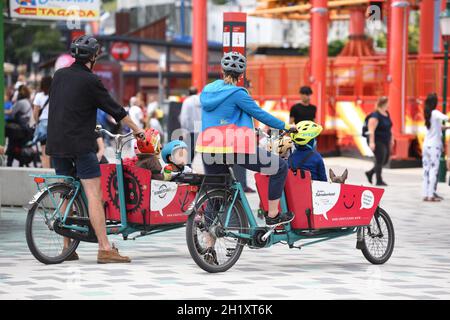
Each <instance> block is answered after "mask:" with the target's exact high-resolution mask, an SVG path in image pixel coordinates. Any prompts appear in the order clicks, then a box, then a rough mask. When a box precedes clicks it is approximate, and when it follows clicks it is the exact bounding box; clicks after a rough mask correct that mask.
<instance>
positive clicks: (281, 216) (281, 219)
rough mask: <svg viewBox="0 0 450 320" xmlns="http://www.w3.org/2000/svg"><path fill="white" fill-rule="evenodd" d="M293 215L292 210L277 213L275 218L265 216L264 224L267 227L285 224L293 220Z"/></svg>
mask: <svg viewBox="0 0 450 320" xmlns="http://www.w3.org/2000/svg"><path fill="white" fill-rule="evenodd" d="M294 217H295V215H294V214H293V213H292V212H284V213H278V215H277V216H276V217H275V218H271V217H269V216H267V217H266V225H267V226H268V227H276V226H279V225H282V224H287V223H289V222H291V221H292V220H294Z"/></svg>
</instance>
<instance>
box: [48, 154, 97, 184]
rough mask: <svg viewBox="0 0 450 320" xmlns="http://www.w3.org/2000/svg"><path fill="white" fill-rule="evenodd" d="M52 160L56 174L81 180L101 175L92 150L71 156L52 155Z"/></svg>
mask: <svg viewBox="0 0 450 320" xmlns="http://www.w3.org/2000/svg"><path fill="white" fill-rule="evenodd" d="M52 161H53V167H54V168H55V171H56V174H57V175H63V176H72V177H78V178H80V179H83V180H84V179H93V178H98V177H100V176H101V175H102V174H101V172H100V164H99V162H98V159H97V155H96V154H95V153H94V152H90V153H86V154H83V155H79V156H76V157H73V158H59V157H52Z"/></svg>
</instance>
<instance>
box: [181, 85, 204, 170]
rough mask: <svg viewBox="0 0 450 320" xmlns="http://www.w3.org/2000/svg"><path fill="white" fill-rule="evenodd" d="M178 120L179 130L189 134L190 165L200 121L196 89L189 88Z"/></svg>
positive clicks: (198, 99) (200, 110)
mask: <svg viewBox="0 0 450 320" xmlns="http://www.w3.org/2000/svg"><path fill="white" fill-rule="evenodd" d="M179 120H180V125H181V129H184V130H186V131H187V132H188V134H189V140H190V144H189V149H190V150H189V154H190V160H191V163H192V161H193V160H194V156H195V142H196V140H197V136H198V131H199V130H198V129H199V127H200V126H201V121H202V107H201V104H200V96H199V95H198V90H197V88H196V87H190V88H189V96H188V97H187V98H186V99H184V101H183V104H182V106H181V112H180V116H179Z"/></svg>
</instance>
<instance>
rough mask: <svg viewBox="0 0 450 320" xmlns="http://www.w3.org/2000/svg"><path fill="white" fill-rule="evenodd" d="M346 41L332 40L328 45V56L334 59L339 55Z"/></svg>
mask: <svg viewBox="0 0 450 320" xmlns="http://www.w3.org/2000/svg"><path fill="white" fill-rule="evenodd" d="M345 43H346V41H343V40H334V41H331V42H330V43H329V44H328V56H329V57H336V56H337V55H338V54H339V53H341V51H342V49H343V48H344V46H345Z"/></svg>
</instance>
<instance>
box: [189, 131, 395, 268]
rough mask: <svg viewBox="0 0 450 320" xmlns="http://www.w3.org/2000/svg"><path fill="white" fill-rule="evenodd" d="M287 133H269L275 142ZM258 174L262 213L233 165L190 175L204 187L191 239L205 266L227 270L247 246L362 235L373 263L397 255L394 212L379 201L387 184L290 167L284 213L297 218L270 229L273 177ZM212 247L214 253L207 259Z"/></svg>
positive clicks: (198, 259) (194, 208)
mask: <svg viewBox="0 0 450 320" xmlns="http://www.w3.org/2000/svg"><path fill="white" fill-rule="evenodd" d="M282 136H283V135H279V136H275V137H273V138H272V137H269V136H267V137H268V138H269V139H271V140H272V141H273V140H276V139H281V138H282ZM255 179H256V186H257V189H258V193H259V197H260V208H259V210H258V213H257V214H255V213H256V212H255V213H254V212H253V210H252V208H251V206H250V204H249V201H248V200H247V197H246V195H245V193H244V190H243V188H242V186H241V184H240V183H239V182H238V181H237V180H236V178H235V176H234V173H233V170H232V168H231V167H230V173H229V174H222V175H195V174H191V175H186V176H185V177H184V181H185V182H186V183H189V184H191V185H193V186H197V187H198V188H199V190H198V193H197V196H196V199H195V202H194V205H193V206H192V208H191V211H190V212H189V214H190V216H189V219H188V221H187V226H186V241H187V245H188V248H189V252H190V254H191V257H192V258H193V260H194V261H195V263H196V264H197V265H198V266H199V267H200V268H202V269H203V270H205V271H207V272H211V273H215V272H224V271H227V270H228V269H230V268H231V267H232V266H233V265H234V264H235V263H236V262H237V261H238V260H239V258H240V256H241V253H242V251H243V249H244V247H245V246H247V247H249V248H251V249H263V248H269V247H271V246H273V245H275V244H285V245H287V246H289V248H298V249H300V248H302V247H306V246H309V245H312V244H316V243H320V242H323V241H327V240H332V239H336V238H340V237H344V236H350V235H356V248H357V249H359V250H361V251H362V253H363V255H364V257H365V258H366V259H367V260H368V261H369V262H371V263H373V264H383V263H385V262H386V261H388V260H389V258H390V257H391V255H392V252H393V249H394V240H395V239H394V238H395V235H394V227H393V224H392V221H391V219H390V217H389V215H388V214H387V212H386V211H385V210H383V209H382V208H381V207H380V206H379V203H380V200H381V197H382V195H383V192H384V190H383V189H379V188H373V187H366V186H356V185H349V184H337V183H329V182H319V181H312V180H311V175H310V173H309V172H308V171H302V170H297V171H295V172H294V171H290V172H289V174H288V178H287V181H286V185H285V189H284V192H283V195H282V198H281V203H280V212H288V211H291V212H293V213H294V214H295V218H294V220H293V221H292V222H290V223H289V224H286V225H284V226H277V227H270V228H269V227H267V226H266V225H265V223H264V220H263V218H264V215H265V214H266V213H267V211H268V183H269V181H268V180H269V177H268V176H264V175H262V174H259V173H257V174H256V175H255ZM258 216H260V217H261V218H262V219H258V218H257V217H258ZM258 220H259V221H258ZM299 242H301V244H298V243H299ZM210 248H213V249H214V250H213V258H212V259H211V255H209V256H208V259H206V253H207V252H208V251H209V252H211V249H210Z"/></svg>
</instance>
